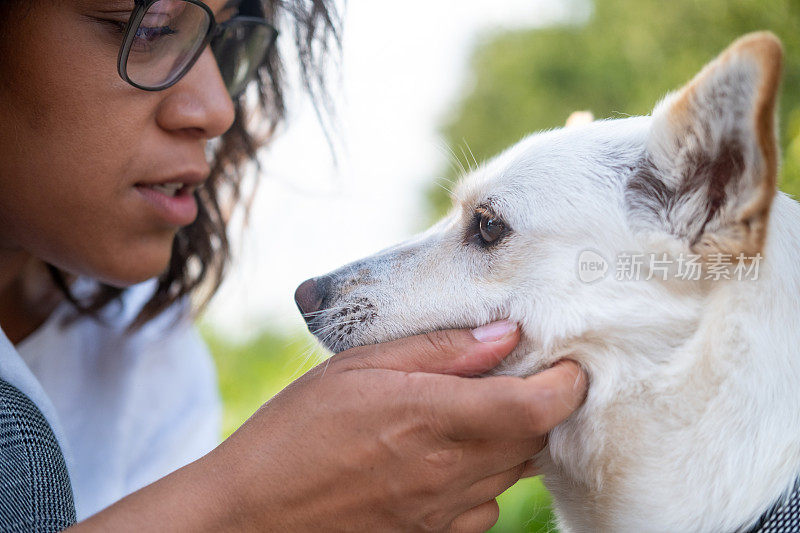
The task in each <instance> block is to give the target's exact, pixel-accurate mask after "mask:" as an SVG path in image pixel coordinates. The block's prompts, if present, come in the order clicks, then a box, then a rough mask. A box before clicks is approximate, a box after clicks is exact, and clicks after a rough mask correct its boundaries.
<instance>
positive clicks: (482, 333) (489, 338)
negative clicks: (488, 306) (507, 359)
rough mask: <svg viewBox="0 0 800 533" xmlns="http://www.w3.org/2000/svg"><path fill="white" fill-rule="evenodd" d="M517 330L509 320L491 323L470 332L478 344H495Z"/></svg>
mask: <svg viewBox="0 0 800 533" xmlns="http://www.w3.org/2000/svg"><path fill="white" fill-rule="evenodd" d="M516 330H517V325H516V324H515V323H514V322H511V321H509V320H501V321H499V322H492V323H491V324H486V325H485V326H480V327H478V328H475V329H473V330H472V336H473V337H475V339H476V340H477V341H478V342H495V341H499V340H500V339H503V338H505V337H507V336H509V335H511V334H512V333H514V331H516Z"/></svg>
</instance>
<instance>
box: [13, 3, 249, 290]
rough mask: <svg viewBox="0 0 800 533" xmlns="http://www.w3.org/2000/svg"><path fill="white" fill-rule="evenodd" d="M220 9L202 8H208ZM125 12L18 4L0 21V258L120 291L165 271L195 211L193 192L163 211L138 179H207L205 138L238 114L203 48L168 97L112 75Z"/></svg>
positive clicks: (112, 7)
mask: <svg viewBox="0 0 800 533" xmlns="http://www.w3.org/2000/svg"><path fill="white" fill-rule="evenodd" d="M0 3H2V2H0ZM223 3H224V0H211V1H209V2H207V4H208V5H209V7H211V9H212V10H214V11H215V13H216V12H217V10H218V9H219V8H220V7H221V6H222V4H223ZM132 7H133V0H14V1H12V3H11V8H10V13H9V17H8V18H4V19H3V21H2V22H0V253H10V252H14V251H17V252H20V251H22V252H27V253H29V254H31V255H33V256H35V257H38V258H40V259H42V260H44V261H47V262H49V263H52V264H53V265H55V266H57V267H60V268H61V269H63V270H66V271H69V272H72V273H75V274H84V275H88V276H92V277H94V278H96V279H99V280H101V281H103V282H105V283H108V284H111V285H115V286H126V285H130V284H133V283H137V282H140V281H143V280H145V279H148V278H150V277H153V276H155V275H158V274H159V273H160V272H162V271H163V270H164V269H165V267H166V266H167V264H168V262H169V258H170V253H171V248H172V241H173V238H174V236H175V233H176V232H177V230H178V229H179V228H180V226H183V225H187V224H189V223H190V222H191V221H192V220H193V219H194V216H195V214H196V208H195V207H193V206H194V201H193V199H191V193H190V189H189V192H187V190H184V192H182V193H179V194H186V195H187V197H186V198H182V199H180V200H179V201H171V202H168V203H170V204H171V205H173V206H175V205H178V204H180V205H179V206H178V208H177V209H172V210H169V209H166V210H165V209H164V208H163V207H158V205H159V203H163V201H164V200H166V196H165V195H163V194H162V193H158V192H155V190H154V189H152V188H150V187H147V186H144V185H145V184H147V185H152V184H158V183H165V182H183V183H195V184H197V183H198V182H201V181H203V180H204V179H206V177H207V176H208V173H209V167H208V163H207V162H206V157H205V145H206V141H208V140H209V139H211V138H213V137H217V136H219V135H221V134H222V133H224V132H225V131H226V130H227V129H228V128H229V127H230V126H231V124H232V122H233V118H234V110H233V103H232V102H231V100H230V98H229V96H228V93H227V91H226V89H225V86H224V84H223V81H222V79H221V78H220V75H219V71H218V69H217V66H216V63H215V61H214V58H213V55H212V54H211V52H210V50H209V49H208V48H207V49H206V50H205V51H204V52H203V55H202V56H201V57H200V59H199V60H198V61H197V63H196V64H195V65H194V67H192V69H191V70H190V71H189V72H188V74H186V76H185V77H184V78H183V79H182V80H180V81H179V82H178V83H177V84H176V85H174V86H172V87H170V88H169V89H166V90H164V91H159V92H147V91H143V90H140V89H136V88H134V87H132V86H131V85H129V84H127V83H126V82H124V81H123V80H122V79H121V78H120V77H119V75H118V74H117V65H116V62H117V54H118V52H119V47H120V43H121V40H122V33H121V31H120V29H119V26H120V24H119V23H125V22H126V21H127V19H128V16H130V12H131V9H132ZM115 23H116V24H115ZM159 195H161V196H159ZM181 202H182V203H181Z"/></svg>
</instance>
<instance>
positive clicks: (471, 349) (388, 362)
mask: <svg viewBox="0 0 800 533" xmlns="http://www.w3.org/2000/svg"><path fill="white" fill-rule="evenodd" d="M518 342H519V329H518V327H517V325H516V324H515V323H513V322H509V321H505V320H503V321H500V322H493V323H492V324H487V325H486V326H482V327H479V328H476V329H474V330H466V329H450V330H441V331H433V332H431V333H426V334H423V335H416V336H414V337H407V338H404V339H399V340H396V341H391V342H386V343H383V344H375V345H372V346H361V347H359V348H354V349H352V350H348V351H346V352H342V353H341V354H339V355H338V356H337V357H338V361H339V363H340V364H343V365H344V366H345V367H346V368H353V369H357V368H384V369H389V370H399V371H403V372H430V373H436V374H454V375H459V376H474V375H478V374H481V373H483V372H486V371H488V370H490V369H491V368H494V367H495V366H497V364H498V363H499V362H500V361H502V360H503V358H504V357H505V356H507V355H508V354H509V353H511V350H513V349H514V347H515V346H516V345H517V343H518Z"/></svg>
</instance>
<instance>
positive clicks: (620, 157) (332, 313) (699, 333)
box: [298, 33, 800, 533]
mask: <svg viewBox="0 0 800 533" xmlns="http://www.w3.org/2000/svg"><path fill="white" fill-rule="evenodd" d="M781 54H782V53H781V45H780V43H779V41H778V40H777V39H776V38H775V37H774V36H773V35H772V34H769V33H756V34H751V35H748V36H745V37H743V38H742V39H739V40H738V41H736V42H735V43H734V44H732V45H731V46H730V47H729V48H728V49H727V50H726V51H725V52H724V53H723V54H722V55H720V57H719V58H717V59H716V60H715V61H713V62H712V63H710V64H709V65H708V66H706V67H705V68H704V69H703V70H702V71H701V72H700V73H699V74H698V75H697V76H696V77H695V78H694V79H693V80H692V81H691V82H690V83H689V84H688V85H686V86H685V87H683V88H682V89H681V90H679V91H677V92H676V93H673V94H672V95H670V96H668V97H667V98H666V99H665V100H664V101H662V102H661V103H660V104H659V105H658V106H656V108H655V110H654V111H653V113H652V116H649V117H636V118H626V119H621V120H604V121H596V122H591V123H588V124H581V125H577V126H574V127H568V128H565V129H560V130H555V131H549V132H545V133H540V134H536V135H533V136H530V137H528V138H526V139H523V140H522V141H521V142H519V143H518V144H517V145H515V146H513V147H512V148H510V149H508V150H507V151H505V152H504V153H502V154H500V155H499V156H497V157H496V158H494V159H493V160H491V161H489V162H487V163H485V164H483V165H481V166H480V167H479V168H477V169H476V170H474V171H472V172H470V173H469V175H467V176H466V177H465V179H464V180H463V181H462V183H461V184H460V186H459V188H458V190H457V191H456V193H455V194H454V208H453V209H452V211H451V213H450V214H449V215H448V216H447V217H446V218H445V219H444V220H442V221H441V222H440V223H438V224H436V225H435V226H434V227H433V228H431V229H430V230H428V231H426V232H424V233H422V234H421V235H419V236H417V237H415V238H413V239H411V240H409V241H408V242H405V243H403V244H400V245H398V246H396V247H393V248H391V249H388V250H385V251H383V252H381V253H379V254H377V255H375V256H373V257H369V258H367V259H364V260H362V261H358V262H356V263H353V264H352V265H348V266H347V267H344V268H342V269H340V270H338V271H336V272H333V273H331V274H328V275H326V276H322V277H320V278H316V279H315V280H313V282H311V283H309V282H306V284H304V286H301V289H299V290H298V295H299V296H300V298H299V299H298V302H301V300H302V302H303V303H301V304H300V306H301V310H302V311H304V312H305V313H308V312H311V311H314V312H315V313H314V314H313V318H309V319H308V320H309V327H310V329H311V330H312V332H318V336H319V337H320V339H321V340H322V341H323V343H324V344H326V345H327V346H328V347H329V348H330V349H331V350H333V351H335V352H338V351H341V350H345V349H347V348H350V347H352V346H356V345H363V344H370V343H376V342H381V341H386V340H390V339H395V338H398V337H403V336H407V335H412V334H417V333H421V332H425V331H431V330H437V329H446V328H459V327H474V326H477V325H480V324H484V323H486V322H489V321H493V320H497V319H503V318H510V319H511V320H514V321H516V322H518V323H519V324H520V326H521V331H522V332H523V335H522V341H521V343H520V345H519V347H518V348H517V349H516V350H515V352H514V353H513V354H511V356H509V358H508V359H507V360H506V362H505V363H504V364H503V365H502V366H501V367H500V368H498V370H497V372H500V373H505V374H516V375H528V374H531V373H534V372H537V371H539V370H541V369H543V368H545V367H547V366H549V365H551V364H552V363H554V362H555V361H557V360H559V359H561V358H565V357H569V358H571V359H574V360H577V361H579V362H580V363H581V364H582V365H583V367H584V368H585V369H586V370H587V372H588V374H589V376H590V381H591V385H590V388H589V392H588V396H587V399H586V403H585V404H584V405H583V406H582V407H581V408H580V409H579V410H578V411H577V412H576V413H575V414H574V415H573V416H572V417H571V418H570V419H568V420H567V421H566V422H564V423H563V424H561V425H560V426H558V427H557V428H556V429H555V430H553V432H552V433H551V435H550V439H549V446H548V448H546V449H545V450H544V451H543V452H542V453H541V454H540V455H539V456H538V457H537V460H538V461H539V463H540V465H541V467H542V468H543V471H544V472H545V483H546V485H547V487H548V489H549V490H550V491H551V492H552V494H553V497H554V502H555V507H556V512H557V515H558V518H559V523H560V527H561V529H562V530H563V531H631V532H643V531H663V532H685V531H702V532H715V533H716V532H723V531H746V530H748V529H749V528H751V527H752V526H753V525H754V524H757V523H758V521H759V518H760V517H762V516H763V515H764V513H766V512H768V511H769V510H770V507H771V506H772V505H773V504H775V503H776V502H780V501H781V498H782V497H785V496H786V495H788V494H789V493H791V491H792V488H793V485H794V483H795V480H796V478H797V476H798V474H800V248H798V243H800V205H798V204H797V203H796V202H795V201H793V200H792V199H790V198H789V197H788V196H786V195H784V194H781V193H778V192H777V191H776V173H777V166H778V148H777V143H776V135H775V125H774V115H775V100H776V93H777V91H778V85H779V78H780V69H781V66H780V64H781ZM690 267H691V269H690Z"/></svg>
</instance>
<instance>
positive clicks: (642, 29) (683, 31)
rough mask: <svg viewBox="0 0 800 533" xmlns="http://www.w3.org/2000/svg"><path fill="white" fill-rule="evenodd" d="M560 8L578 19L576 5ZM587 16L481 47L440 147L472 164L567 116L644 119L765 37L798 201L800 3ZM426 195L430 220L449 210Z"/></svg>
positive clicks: (658, 4)
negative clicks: (778, 45) (734, 47)
mask: <svg viewBox="0 0 800 533" xmlns="http://www.w3.org/2000/svg"><path fill="white" fill-rule="evenodd" d="M568 1H571V2H572V4H573V7H574V10H575V11H576V12H580V11H585V9H586V7H585V6H586V4H585V2H581V1H580V0H568ZM590 11H591V16H590V18H589V20H588V21H586V22H585V24H581V25H577V24H566V25H562V26H557V27H548V28H543V29H535V30H525V31H515V32H510V33H502V34H496V35H494V36H490V37H489V38H487V39H485V40H484V41H483V42H482V44H480V45H479V46H478V47H477V49H476V50H475V52H474V54H473V57H472V62H471V73H472V76H471V78H470V80H469V84H468V86H467V87H465V91H464V97H463V99H462V100H461V101H460V103H458V105H457V106H456V108H455V109H454V110H453V112H452V113H451V115H450V118H449V119H448V120H447V121H446V124H445V125H444V126H443V128H442V130H443V134H444V137H445V140H446V142H447V143H448V144H449V145H450V146H452V147H455V148H454V150H455V151H456V152H461V150H460V148H459V147H460V146H462V145H463V144H464V143H466V144H468V146H469V148H471V150H472V152H474V154H475V156H476V157H477V159H478V160H479V161H480V160H482V159H486V158H488V157H491V156H493V155H495V154H496V153H498V152H499V151H501V150H502V149H503V148H506V147H507V146H509V145H511V144H513V143H514V142H516V141H518V140H519V139H520V138H522V137H523V136H524V135H526V134H528V133H530V132H533V131H537V130H541V129H547V128H554V127H559V126H562V125H563V124H564V121H565V120H566V118H567V117H568V116H569V114H570V113H571V112H573V111H575V110H579V109H589V110H591V111H592V112H593V113H594V115H595V117H597V118H607V117H621V116H627V115H646V114H649V113H650V111H651V110H652V108H653V106H654V105H655V104H656V102H657V101H658V100H659V99H660V98H661V97H663V96H664V95H665V94H666V93H668V92H669V91H672V90H675V89H678V88H679V87H681V86H682V85H683V84H684V83H685V82H686V81H688V80H689V79H690V78H691V77H692V76H694V74H695V73H696V72H698V71H699V70H700V69H701V68H702V67H703V65H704V64H705V63H707V62H708V61H709V60H711V59H713V58H714V57H715V56H716V55H717V54H718V53H719V52H720V51H722V50H723V49H724V48H725V47H726V46H728V45H729V44H730V43H731V42H732V41H733V40H734V39H736V38H737V37H739V36H741V35H742V34H745V33H748V32H751V31H756V30H770V31H772V32H774V33H775V34H777V35H778V37H779V38H780V39H781V40H782V41H783V45H784V49H785V60H784V77H783V85H782V95H781V101H780V133H781V145H782V147H783V148H784V157H785V161H784V167H783V172H782V177H781V181H780V185H781V188H782V189H783V190H785V191H786V192H789V193H791V194H794V195H798V194H799V193H800V1H798V0H769V1H765V0H671V1H664V0H635V1H634V0H597V1H596V2H594V3H593V4H592V9H591V10H590ZM465 159H466V158H465ZM464 164H466V160H465V161H464ZM446 175H447V177H448V178H454V177H456V174H455V171H454V170H451V171H450V172H449V173H446ZM426 196H427V201H428V205H429V208H430V209H429V212H430V214H431V218H432V219H435V218H438V217H439V216H441V215H442V214H443V213H444V212H446V210H447V209H448V208H449V206H450V200H449V198H448V197H447V193H446V192H445V191H444V190H443V189H442V188H441V187H438V186H436V185H433V184H432V185H431V187H430V188H429V189H428V191H427V194H426Z"/></svg>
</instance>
